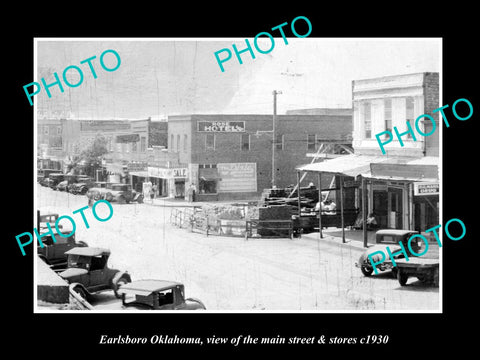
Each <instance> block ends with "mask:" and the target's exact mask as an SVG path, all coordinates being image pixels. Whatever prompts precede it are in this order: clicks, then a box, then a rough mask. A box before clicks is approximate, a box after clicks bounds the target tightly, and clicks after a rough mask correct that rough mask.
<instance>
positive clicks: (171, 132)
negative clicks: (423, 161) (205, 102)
mask: <svg viewBox="0 0 480 360" xmlns="http://www.w3.org/2000/svg"><path fill="white" fill-rule="evenodd" d="M342 110H343V109H342ZM272 120H273V116H272V115H250V114H249V115H246V114H242V115H200V114H197V115H185V116H169V118H168V149H169V151H170V152H175V153H178V156H179V162H180V163H181V164H185V165H184V166H185V168H184V170H182V171H183V173H182V174H185V176H184V177H183V178H177V179H176V180H175V185H174V186H175V188H176V192H177V195H178V193H180V194H185V192H186V191H185V189H188V188H189V187H190V186H192V185H193V186H194V187H195V190H196V194H197V199H199V200H224V199H249V198H257V197H258V196H259V195H260V193H261V192H262V191H263V190H264V189H266V188H270V187H271V186H272V151H273V149H272V148H273V146H272V145H273V144H272V124H273V123H272ZM351 132H352V116H351V113H350V114H347V115H346V114H345V112H344V111H342V113H340V114H337V113H335V111H334V110H332V111H331V113H330V114H329V115H277V116H276V131H275V135H276V136H275V138H276V139H275V140H276V141H275V151H274V157H275V185H276V186H277V187H284V186H288V185H291V184H295V182H296V173H295V167H296V166H298V165H299V164H304V163H308V162H310V161H311V159H308V158H307V157H306V154H307V153H312V152H315V151H316V150H317V149H318V148H319V147H320V146H321V145H322V143H324V142H330V143H338V144H344V145H347V146H348V145H350V144H351ZM308 180H309V179H308V178H307V179H306V181H308Z"/></svg>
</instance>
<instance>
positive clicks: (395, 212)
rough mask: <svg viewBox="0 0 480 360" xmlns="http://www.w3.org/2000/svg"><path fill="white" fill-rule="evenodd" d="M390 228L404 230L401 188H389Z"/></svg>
mask: <svg viewBox="0 0 480 360" xmlns="http://www.w3.org/2000/svg"><path fill="white" fill-rule="evenodd" d="M388 227H389V228H391V229H402V228H403V190H402V189H399V188H394V187H389V188H388Z"/></svg>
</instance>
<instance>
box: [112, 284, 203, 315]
mask: <svg viewBox="0 0 480 360" xmlns="http://www.w3.org/2000/svg"><path fill="white" fill-rule="evenodd" d="M118 293H119V294H121V298H122V304H123V306H124V307H125V308H128V307H133V308H135V309H138V310H149V309H150V310H205V309H206V308H205V305H204V304H203V303H202V302H201V301H200V300H198V299H195V298H187V299H185V287H184V285H183V284H181V283H178V282H175V281H166V280H137V281H134V282H131V283H129V284H125V285H122V286H121V287H120V289H119V290H118Z"/></svg>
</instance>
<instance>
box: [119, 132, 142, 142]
mask: <svg viewBox="0 0 480 360" xmlns="http://www.w3.org/2000/svg"><path fill="white" fill-rule="evenodd" d="M138 141H140V135H138V134H124V135H117V138H116V142H117V143H131V142H138Z"/></svg>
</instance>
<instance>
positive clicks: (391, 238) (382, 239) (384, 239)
mask: <svg viewBox="0 0 480 360" xmlns="http://www.w3.org/2000/svg"><path fill="white" fill-rule="evenodd" d="M377 243H380V244H396V243H397V237H396V236H395V235H382V236H379V238H378V240H377Z"/></svg>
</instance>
